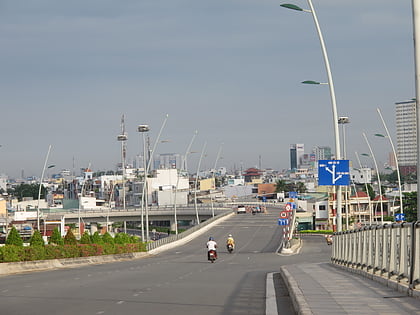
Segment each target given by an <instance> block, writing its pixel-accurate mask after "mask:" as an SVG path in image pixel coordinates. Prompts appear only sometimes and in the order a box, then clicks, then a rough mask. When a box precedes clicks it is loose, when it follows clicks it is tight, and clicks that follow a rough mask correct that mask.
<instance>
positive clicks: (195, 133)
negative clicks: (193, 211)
mask: <svg viewBox="0 0 420 315" xmlns="http://www.w3.org/2000/svg"><path fill="white" fill-rule="evenodd" d="M197 134H198V131H197V130H196V131H194V135H193V137H192V138H191V141H190V143H189V144H188V147H187V151H185V155H184V156H183V157H182V161H181V167H184V166H185V165H186V160H187V155H188V154H189V153H190V150H191V146H192V144H193V142H194V139H195V137H196V136H197ZM181 167H180V169H181ZM186 171H187V174H188V170H186ZM178 185H179V174H178V170H177V173H176V186H175V196H174V220H175V234H176V235H178V217H177V213H176V210H177V209H176V196H177V192H178Z"/></svg>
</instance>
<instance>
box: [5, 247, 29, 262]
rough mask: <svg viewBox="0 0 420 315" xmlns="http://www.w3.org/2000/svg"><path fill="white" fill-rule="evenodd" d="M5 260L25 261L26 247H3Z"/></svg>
mask: <svg viewBox="0 0 420 315" xmlns="http://www.w3.org/2000/svg"><path fill="white" fill-rule="evenodd" d="M2 250H3V262H14V261H23V260H24V257H25V248H24V247H23V246H16V245H7V246H4V247H3V248H2Z"/></svg>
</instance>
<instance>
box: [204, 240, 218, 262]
mask: <svg viewBox="0 0 420 315" xmlns="http://www.w3.org/2000/svg"><path fill="white" fill-rule="evenodd" d="M206 246H207V259H208V260H210V251H211V250H213V251H214V256H215V257H216V258H217V251H216V248H217V243H216V241H215V240H214V238H213V237H209V241H208V242H207V244H206Z"/></svg>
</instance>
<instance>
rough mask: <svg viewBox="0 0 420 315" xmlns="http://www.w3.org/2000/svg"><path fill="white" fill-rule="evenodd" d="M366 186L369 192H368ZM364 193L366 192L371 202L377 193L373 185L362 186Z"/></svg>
mask: <svg viewBox="0 0 420 315" xmlns="http://www.w3.org/2000/svg"><path fill="white" fill-rule="evenodd" d="M366 186H367V189H368V191H366ZM362 191H364V192H365V193H366V194H367V195H368V196H369V198H370V200H373V199H375V197H376V196H375V192H374V191H373V188H372V185H371V184H366V185H363V186H362Z"/></svg>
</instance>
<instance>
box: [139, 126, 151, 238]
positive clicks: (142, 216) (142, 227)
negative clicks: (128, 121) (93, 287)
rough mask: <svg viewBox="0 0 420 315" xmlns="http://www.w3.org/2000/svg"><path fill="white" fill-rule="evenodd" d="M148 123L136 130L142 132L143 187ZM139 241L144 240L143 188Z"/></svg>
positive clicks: (144, 183) (144, 182)
mask: <svg viewBox="0 0 420 315" xmlns="http://www.w3.org/2000/svg"><path fill="white" fill-rule="evenodd" d="M149 130H150V128H149V125H139V126H138V127H137V131H138V132H140V133H142V134H143V175H144V176H143V187H144V186H145V185H146V132H148V131H149ZM141 241H142V242H144V190H143V193H142V195H141Z"/></svg>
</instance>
